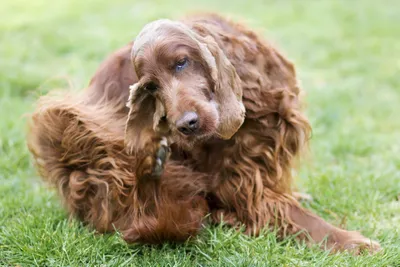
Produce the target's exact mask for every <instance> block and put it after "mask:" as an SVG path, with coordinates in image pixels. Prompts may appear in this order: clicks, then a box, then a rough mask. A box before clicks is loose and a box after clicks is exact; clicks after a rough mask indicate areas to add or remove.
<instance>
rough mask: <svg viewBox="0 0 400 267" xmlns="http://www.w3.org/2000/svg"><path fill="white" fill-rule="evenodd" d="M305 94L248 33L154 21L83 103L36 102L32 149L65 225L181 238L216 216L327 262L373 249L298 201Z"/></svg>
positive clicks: (203, 20) (73, 99) (203, 21)
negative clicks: (318, 247)
mask: <svg viewBox="0 0 400 267" xmlns="http://www.w3.org/2000/svg"><path fill="white" fill-rule="evenodd" d="M132 63H133V64H132ZM130 85H132V86H131V87H130V88H131V89H129V86H130ZM299 92H300V88H299V87H298V84H297V80H296V76H295V70H294V67H293V65H292V64H291V63H290V62H289V61H288V60H287V59H286V58H285V57H284V56H283V55H282V54H281V53H279V52H278V51H277V50H276V49H275V48H273V47H272V46H271V45H269V44H268V43H266V42H264V41H263V40H261V39H260V37H258V36H257V35H256V34H255V33H254V32H252V31H250V30H248V29H246V28H244V27H243V26H242V25H238V24H235V23H232V22H229V21H227V20H225V19H223V18H221V17H218V16H215V15H207V16H202V17H192V18H190V19H186V20H182V21H170V20H159V21H155V22H152V23H150V24H148V25H146V26H145V27H144V29H143V30H142V31H141V33H140V34H139V35H138V37H137V38H136V40H135V42H134V43H131V44H129V45H127V46H125V47H124V48H122V49H120V50H119V51H117V52H115V53H114V54H112V55H111V56H110V57H109V58H108V59H107V60H106V61H105V62H104V63H103V64H102V65H101V67H100V68H99V70H98V71H97V73H96V74H95V76H94V77H93V79H92V81H91V83H90V85H89V88H88V89H87V90H85V91H84V92H83V93H82V94H79V95H76V94H75V95H69V96H64V97H60V96H46V97H43V98H42V99H41V101H40V102H39V108H38V110H37V111H36V112H35V113H34V114H33V117H32V123H31V125H30V129H31V131H30V138H29V147H30V150H31V152H32V153H33V154H34V157H35V159H36V163H37V165H38V167H39V170H40V172H41V174H42V176H43V177H44V178H45V179H46V180H48V181H50V182H51V184H54V185H56V186H57V187H58V189H59V192H60V194H61V196H62V198H63V200H64V203H65V205H66V206H67V208H68V210H69V212H70V214H71V215H73V216H76V217H78V218H80V219H81V220H83V221H84V222H86V223H88V224H90V225H92V226H93V227H95V228H96V229H97V230H98V231H100V232H104V231H113V230H114V229H115V228H116V229H118V230H120V231H121V232H122V233H123V237H124V239H125V240H127V241H128V242H145V243H158V242H163V241H166V240H172V241H182V240H186V239H187V238H188V237H190V236H193V235H195V234H196V233H197V232H198V231H199V230H200V229H201V225H202V222H203V220H204V217H205V216H206V215H207V214H208V213H211V216H210V218H211V219H212V221H213V222H215V223H219V222H220V221H221V220H224V221H225V223H227V224H229V225H232V226H236V225H238V224H243V225H244V226H245V232H246V233H248V234H255V235H257V234H258V233H259V232H260V230H261V229H263V228H264V227H274V226H276V225H278V226H279V231H278V233H279V235H280V236H282V237H283V236H287V235H289V234H296V233H297V234H298V233H300V234H299V235H298V237H299V238H301V239H305V240H306V241H308V242H309V243H314V242H321V241H323V240H324V238H326V243H325V245H326V247H327V248H332V249H333V251H336V250H342V249H350V250H352V251H353V252H355V253H358V252H359V251H360V248H362V247H365V248H367V249H368V250H370V251H375V250H378V249H379V245H378V243H376V242H374V241H371V240H369V239H368V238H365V237H363V236H362V235H361V234H359V233H357V232H349V231H346V230H342V229H339V228H336V227H334V226H332V225H330V224H329V223H327V222H325V221H324V220H323V219H321V218H319V217H318V216H316V215H314V214H312V213H311V212H310V211H307V210H305V209H304V208H302V207H301V206H300V204H299V203H298V201H297V200H296V198H295V197H294V196H293V195H292V192H291V186H292V180H291V170H292V167H293V161H294V159H295V157H296V156H298V155H299V153H300V151H301V148H302V146H303V145H304V143H305V142H306V141H307V139H308V137H309V133H310V126H309V123H308V121H307V119H306V118H305V117H304V115H303V114H302V113H301V111H300V107H299ZM126 103H128V104H127V105H126Z"/></svg>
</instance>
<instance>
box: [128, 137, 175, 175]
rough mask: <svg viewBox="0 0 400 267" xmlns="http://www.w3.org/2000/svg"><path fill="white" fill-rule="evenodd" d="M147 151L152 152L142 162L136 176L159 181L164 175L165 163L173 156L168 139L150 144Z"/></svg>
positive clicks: (163, 138)
mask: <svg viewBox="0 0 400 267" xmlns="http://www.w3.org/2000/svg"><path fill="white" fill-rule="evenodd" d="M146 150H147V151H150V152H149V153H148V154H147V155H146V156H145V157H144V158H143V160H141V161H140V163H139V165H138V168H137V172H136V174H137V176H138V177H139V178H152V179H158V178H160V176H161V175H162V173H163V171H164V167H165V163H166V161H167V160H168V158H169V156H170V154H171V149H170V148H169V146H168V141H167V138H165V137H162V138H161V139H158V140H157V141H156V142H154V143H152V144H149V145H148V146H147V148H146Z"/></svg>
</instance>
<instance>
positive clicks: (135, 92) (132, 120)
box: [125, 82, 165, 153]
mask: <svg viewBox="0 0 400 267" xmlns="http://www.w3.org/2000/svg"><path fill="white" fill-rule="evenodd" d="M127 107H128V108H129V114H128V119H127V121H126V126H125V146H126V148H127V150H128V152H129V153H133V152H137V151H139V150H141V149H142V148H143V147H144V145H145V144H146V143H148V142H149V141H151V139H152V138H153V137H155V136H156V132H157V131H158V126H159V122H160V119H161V118H162V117H163V116H164V115H165V111H164V107H163V105H162V104H161V102H160V101H159V100H157V99H156V98H154V97H152V96H151V95H149V94H147V93H146V92H144V89H143V88H142V87H141V85H140V83H139V82H138V83H136V84H134V85H131V86H130V93H129V99H128V103H127Z"/></svg>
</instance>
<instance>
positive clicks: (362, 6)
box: [0, 0, 400, 267]
mask: <svg viewBox="0 0 400 267" xmlns="http://www.w3.org/2000/svg"><path fill="white" fill-rule="evenodd" d="M196 2H197V3H194V2H193V3H192V2H190V1H183V0H182V1H179V0H151V1H150V0H148V1H138V0H133V1H132V0H131V1H126V0H121V1H120V0H116V1H106V0H102V1H90V0H85V1H83V0H70V1H49V0H48V1H46V0H33V1H23V0H13V1H11V0H10V1H7V0H5V1H0V17H1V21H0V36H1V37H0V38H1V39H0V40H1V43H0V265H1V266H3V265H4V266H9V265H10V266H16V265H20V266H28V265H37V266H86V265H87V266H99V265H101V264H104V266H191V267H194V266H400V78H399V73H400V39H399V38H400V15H399V14H400V2H399V1H397V0H392V1H390V0H380V1H377V0H364V1H363V0H353V1H350V0H348V1H346V0H343V1H334V0H323V1H316V0H315V1H313V0H304V1H300V0H292V1H289V0H285V1H272V0H271V1H266V0H252V1H239V0H206V1H202V3H201V4H199V3H198V2H199V1H196ZM246 2H247V3H246ZM199 8H201V9H202V10H214V11H219V12H222V13H223V14H227V15H230V16H231V17H233V18H238V19H240V20H242V21H245V22H246V23H247V24H248V25H250V26H252V27H253V28H254V29H257V30H258V31H259V32H261V33H262V34H263V35H264V36H265V37H266V38H268V39H269V40H271V41H273V42H274V43H275V44H277V45H278V46H279V47H280V48H281V49H282V50H283V51H285V53H286V54H287V55H288V56H289V57H290V58H291V59H293V60H294V62H295V63H296V65H297V68H298V72H299V76H300V78H301V80H302V84H303V87H304V89H305V91H306V92H307V98H306V101H307V113H308V114H309V117H310V119H311V122H312V126H313V129H314V132H313V138H312V140H311V156H310V158H309V159H308V163H307V164H304V165H303V166H302V168H301V169H300V171H299V173H298V179H297V184H296V185H297V187H298V188H299V189H300V191H303V192H307V193H310V194H311V195H312V196H313V197H314V201H313V202H311V203H309V204H306V205H307V206H309V208H311V209H312V210H314V211H315V212H317V213H318V214H319V215H322V216H323V217H324V218H325V219H327V220H328V221H330V222H332V223H333V224H335V225H342V226H344V227H345V228H347V229H352V230H360V231H361V232H362V233H363V234H364V235H366V236H368V237H371V238H373V239H375V240H379V241H380V243H381V245H382V247H383V251H382V252H381V253H379V254H377V255H374V256H369V255H362V256H359V257H353V256H351V255H349V254H347V253H342V254H337V255H328V254H327V252H324V251H321V250H319V249H317V248H307V247H305V246H304V245H302V244H299V243H296V242H294V241H293V240H290V239H287V240H284V241H282V242H281V241H279V242H278V241H276V239H275V236H274V234H273V233H270V232H265V233H264V234H262V235H261V236H260V237H258V238H248V237H246V236H244V235H241V234H238V233H236V232H235V231H232V230H229V229H223V228H218V227H217V228H206V229H205V230H204V231H203V232H202V234H201V235H200V236H199V237H197V238H195V239H194V240H192V241H191V242H188V243H187V244H183V245H176V244H165V245H163V246H158V247H152V246H138V245H133V246H128V245H126V244H125V243H124V242H123V241H122V240H121V238H120V237H119V236H118V235H117V234H115V235H96V234H95V233H94V232H92V231H90V230H89V229H87V228H85V227H83V226H82V225H80V224H79V223H78V222H76V221H72V222H71V221H69V220H68V219H67V214H66V213H65V211H64V210H63V208H62V207H61V205H60V203H59V199H58V198H57V196H56V195H55V193H54V191H53V190H49V189H48V188H46V185H45V184H43V183H42V182H41V180H40V178H39V177H38V175H37V174H36V172H35V170H34V168H33V167H32V164H31V161H30V155H29V153H28V151H27V148H26V144H25V132H26V125H25V124H26V120H25V119H24V114H25V113H27V112H30V111H32V110H33V105H34V102H35V100H36V99H37V98H38V96H39V95H40V94H43V93H45V92H47V91H49V90H50V89H51V88H55V87H57V88H60V87H64V88H71V89H73V90H78V89H80V88H83V87H84V86H85V85H86V84H87V82H88V80H89V78H90V77H91V75H92V74H93V73H94V70H95V69H96V67H97V66H98V64H99V63H100V62H101V61H102V59H104V57H105V56H106V55H107V54H109V53H110V52H111V51H113V50H114V49H116V48H118V47H120V46H122V45H124V44H125V43H127V42H128V41H130V40H131V39H132V38H134V36H135V34H136V33H138V31H139V30H140V29H141V27H142V26H143V25H144V24H145V23H146V22H148V21H151V20H153V19H156V18H160V17H171V18H174V17H179V16H181V15H183V14H185V13H186V11H191V10H192V11H193V10H198V9H199Z"/></svg>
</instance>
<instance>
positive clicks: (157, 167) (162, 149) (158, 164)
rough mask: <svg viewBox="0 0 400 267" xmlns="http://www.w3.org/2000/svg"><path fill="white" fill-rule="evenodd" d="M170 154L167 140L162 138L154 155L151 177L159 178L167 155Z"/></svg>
mask: <svg viewBox="0 0 400 267" xmlns="http://www.w3.org/2000/svg"><path fill="white" fill-rule="evenodd" d="M170 153H171V149H170V148H169V146H168V142H167V138H165V137H163V138H162V139H161V141H160V142H159V143H158V149H157V150H156V153H155V160H154V165H153V169H152V172H151V175H152V176H153V177H160V176H161V174H162V173H163V170H164V165H165V162H166V161H167V159H168V158H169V155H170Z"/></svg>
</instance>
